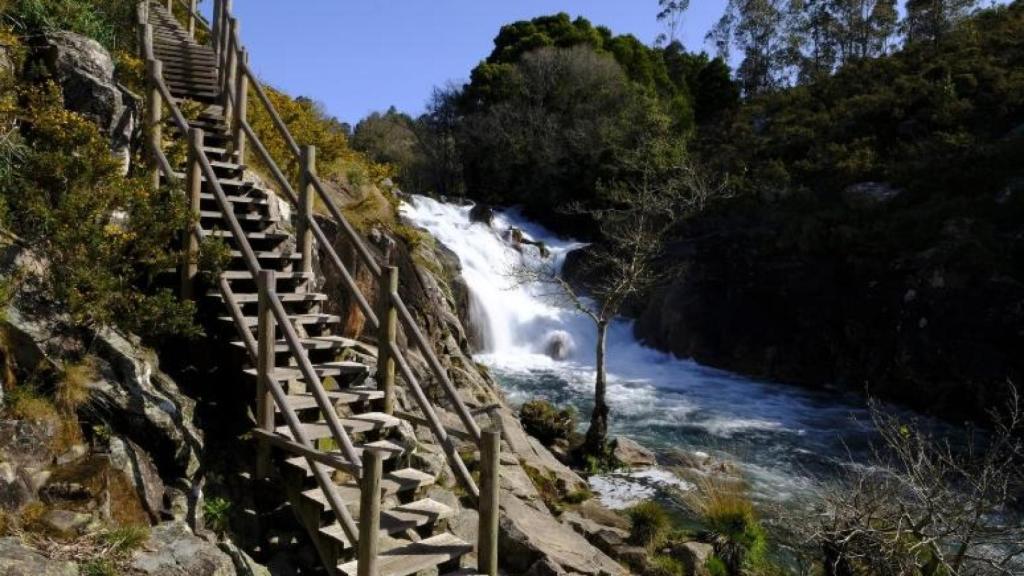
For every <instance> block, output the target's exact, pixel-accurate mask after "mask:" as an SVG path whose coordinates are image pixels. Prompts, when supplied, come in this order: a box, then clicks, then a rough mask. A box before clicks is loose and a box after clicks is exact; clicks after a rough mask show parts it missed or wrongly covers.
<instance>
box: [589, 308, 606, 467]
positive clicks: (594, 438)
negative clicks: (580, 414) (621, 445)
mask: <svg viewBox="0 0 1024 576" xmlns="http://www.w3.org/2000/svg"><path fill="white" fill-rule="evenodd" d="M607 335H608V321H606V320H600V321H598V323H597V378H595V379H594V411H593V412H592V413H591V414H590V428H589V429H588V430H587V440H586V442H587V445H586V448H587V452H588V453H590V454H594V455H600V454H604V450H605V446H606V444H607V442H608V403H607V401H606V398H605V395H606V388H607V381H606V373H605V357H606V354H605V342H606V340H607Z"/></svg>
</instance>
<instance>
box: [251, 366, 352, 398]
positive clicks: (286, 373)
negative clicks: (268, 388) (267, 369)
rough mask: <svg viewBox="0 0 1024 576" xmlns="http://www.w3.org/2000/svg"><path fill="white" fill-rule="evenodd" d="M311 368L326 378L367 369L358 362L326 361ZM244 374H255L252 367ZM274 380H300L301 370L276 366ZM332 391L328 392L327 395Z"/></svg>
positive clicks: (301, 377)
mask: <svg viewBox="0 0 1024 576" xmlns="http://www.w3.org/2000/svg"><path fill="white" fill-rule="evenodd" d="M313 369H314V370H316V373H317V376H319V377H321V378H326V377H328V376H341V375H343V374H344V375H356V374H363V373H366V372H367V371H368V370H367V368H366V366H363V365H362V364H359V363H358V362H326V363H323V364H314V365H313ZM245 374H247V375H250V376H255V372H253V369H252V368H249V369H247V370H245ZM272 377H273V378H274V379H275V380H277V381H279V382H281V381H290V380H302V379H303V376H302V371H301V370H299V369H298V368H282V367H278V368H277V369H276V370H275V372H274V374H273V376H272ZM332 393H333V392H328V395H330V394H332Z"/></svg>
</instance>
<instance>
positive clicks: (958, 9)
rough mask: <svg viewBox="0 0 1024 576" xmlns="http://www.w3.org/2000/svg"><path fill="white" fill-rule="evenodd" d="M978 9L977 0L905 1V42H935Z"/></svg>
mask: <svg viewBox="0 0 1024 576" xmlns="http://www.w3.org/2000/svg"><path fill="white" fill-rule="evenodd" d="M977 7H978V0H907V16H906V18H905V19H904V21H903V31H904V33H905V34H906V37H907V42H908V43H914V42H925V41H931V42H936V41H938V40H940V39H941V38H942V37H944V36H945V35H946V34H948V33H949V32H950V31H951V30H953V29H954V28H956V26H957V25H959V24H960V23H961V22H963V21H964V20H965V19H966V18H967V17H969V16H970V15H971V14H972V13H974V10H975V9H976V8H977Z"/></svg>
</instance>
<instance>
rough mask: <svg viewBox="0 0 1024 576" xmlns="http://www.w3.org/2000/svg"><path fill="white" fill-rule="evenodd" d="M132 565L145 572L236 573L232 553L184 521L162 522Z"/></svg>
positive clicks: (193, 575) (224, 575) (223, 575)
mask: <svg viewBox="0 0 1024 576" xmlns="http://www.w3.org/2000/svg"><path fill="white" fill-rule="evenodd" d="M131 567H132V569H133V570H136V571H138V572H140V573H142V574H149V575H153V576H158V575H159V576H164V575H167V574H188V575H189V576H232V575H234V574H235V564H234V562H232V560H231V556H229V555H228V554H225V553H224V552H222V551H221V550H220V549H219V548H218V547H217V546H216V545H215V544H211V543H210V542H207V541H206V540H203V539H202V538H199V537H198V536H196V535H195V534H193V533H192V531H191V530H189V528H188V526H186V525H185V524H184V523H182V522H169V523H166V524H161V525H160V526H157V527H156V528H154V529H153V530H152V532H151V533H150V538H149V542H148V544H147V546H146V549H145V550H143V551H142V552H140V553H138V554H136V556H135V558H134V559H133V560H132V564H131Z"/></svg>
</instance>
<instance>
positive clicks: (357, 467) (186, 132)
mask: <svg viewBox="0 0 1024 576" xmlns="http://www.w3.org/2000/svg"><path fill="white" fill-rule="evenodd" d="M172 7H175V5H174V4H173V2H167V3H164V2H159V3H155V2H141V3H140V4H139V25H140V45H141V50H142V52H143V56H144V57H145V58H146V60H147V63H148V68H149V80H150V85H151V89H150V94H149V99H148V100H149V102H148V104H149V107H150V113H149V115H148V118H149V119H150V124H149V126H148V129H149V135H148V142H149V146H150V152H151V160H152V163H153V168H154V174H155V175H156V176H155V177H157V178H159V180H158V181H159V183H160V184H162V185H170V186H180V185H182V183H184V187H185V189H186V194H187V195H188V196H189V199H190V207H191V210H192V212H193V215H194V223H193V228H192V229H190V230H189V231H187V233H186V234H185V242H186V247H187V249H188V250H187V252H188V254H189V255H190V256H189V260H187V261H186V262H185V263H183V265H182V270H181V274H182V293H183V296H185V297H192V298H196V299H197V300H200V301H201V307H203V308H205V309H206V310H210V311H212V313H211V314H208V315H207V316H208V317H209V318H210V319H211V320H210V322H209V323H210V324H211V325H209V326H207V332H208V333H209V334H211V335H218V334H221V335H225V334H226V335H228V336H226V338H225V339H226V340H229V341H230V342H229V344H230V346H231V347H234V348H237V349H239V350H240V351H241V352H242V354H241V357H244V358H246V361H245V362H244V363H243V364H242V365H238V366H237V370H239V371H241V373H242V374H244V376H245V377H247V378H248V379H249V380H250V381H251V382H252V384H253V390H254V394H253V396H252V398H253V399H254V400H255V402H254V405H255V407H256V410H255V412H256V414H257V420H258V423H257V427H256V429H254V431H253V432H254V436H255V438H256V439H257V440H258V442H259V446H260V456H259V461H258V462H256V463H254V464H255V466H254V472H253V478H252V479H253V481H256V482H266V483H270V484H271V485H272V486H273V487H275V488H276V489H279V490H281V491H283V492H284V493H285V494H287V497H288V500H289V501H290V503H291V506H292V509H293V510H294V512H295V513H296V515H297V517H298V518H299V520H300V521H301V522H302V524H303V525H304V526H305V527H306V529H307V531H308V532H309V535H310V538H311V540H312V542H313V544H314V545H315V547H316V548H317V550H318V552H319V554H320V557H321V559H322V560H323V563H324V566H325V568H326V570H327V571H328V573H331V574H352V575H355V574H359V575H360V576H369V575H371V574H387V575H394V576H403V575H406V574H414V573H417V572H421V571H424V570H429V569H433V568H435V567H436V568H437V570H438V573H439V574H455V573H458V574H467V573H470V572H476V571H479V572H484V573H488V574H494V573H496V567H497V564H496V559H497V555H496V550H495V548H496V528H497V489H496V485H497V481H496V478H495V473H496V462H497V442H498V441H497V437H496V435H495V434H494V433H490V432H483V433H481V432H480V431H479V429H476V428H475V424H473V423H472V420H466V419H465V418H463V423H464V424H465V425H466V428H467V429H466V430H462V431H461V432H460V434H463V435H468V436H469V437H470V438H471V439H472V440H474V442H476V443H477V444H478V446H479V447H482V448H483V449H484V450H485V451H486V452H487V454H488V455H487V458H486V460H487V462H488V463H490V462H493V464H487V465H484V466H483V468H486V469H485V470H482V474H481V485H482V486H484V488H485V489H478V487H477V486H476V484H475V483H474V481H473V479H472V478H471V477H469V475H468V469H467V468H466V466H465V464H464V463H463V462H462V460H461V457H460V456H459V455H458V451H457V449H456V444H455V441H454V439H453V437H452V435H451V434H449V433H448V432H447V431H446V430H445V429H444V428H442V427H441V426H440V424H439V422H440V421H439V419H438V418H437V416H436V414H434V411H433V408H432V407H431V405H430V403H429V401H427V400H426V396H425V395H424V394H423V392H422V389H421V388H420V386H419V384H418V383H417V382H416V378H415V376H414V375H413V374H412V372H411V371H410V370H409V368H408V364H407V362H406V361H405V360H404V357H403V356H402V354H403V353H402V351H401V350H400V349H399V348H398V346H397V344H396V342H397V333H396V330H397V327H398V318H400V317H401V318H403V319H406V320H408V319H407V318H405V316H406V315H408V311H407V310H404V304H401V302H400V300H399V299H398V296H397V284H396V282H397V275H396V273H395V272H394V269H393V268H388V267H386V266H379V265H377V273H378V274H379V277H380V279H381V282H382V290H385V298H384V300H385V303H386V304H388V305H389V306H390V307H388V308H382V309H380V310H377V311H375V310H372V309H370V308H368V306H366V305H365V299H364V298H362V296H361V294H358V288H356V287H355V285H354V283H351V282H350V283H349V284H348V288H349V289H350V290H354V291H355V292H353V293H354V294H355V295H356V296H357V298H356V300H357V302H360V303H362V304H363V305H364V307H363V311H364V315H367V317H368V319H369V320H370V324H371V325H373V324H376V325H377V326H378V328H379V329H380V334H381V339H380V342H379V345H380V350H379V353H378V355H379V356H380V359H379V361H378V364H377V365H368V363H367V361H366V360H365V359H366V358H367V355H366V354H365V353H364V352H365V348H363V345H361V344H360V343H358V342H356V341H353V340H351V339H348V338H345V337H343V336H341V335H339V333H338V331H339V330H340V328H341V319H340V318H339V317H338V316H336V315H332V314H327V313H324V311H323V307H324V303H325V302H326V301H327V300H328V298H329V297H328V295H327V294H325V293H323V292H321V291H319V290H318V288H317V280H318V279H317V278H316V276H315V274H314V273H313V272H312V269H313V266H312V261H311V259H312V257H313V256H312V250H311V246H313V245H314V240H316V241H320V242H321V246H323V243H322V232H319V235H318V231H319V227H318V225H317V224H316V223H315V220H314V219H313V218H312V211H311V206H312V200H311V199H312V196H313V194H315V193H316V190H317V187H318V186H319V182H318V181H317V180H316V178H315V166H309V165H308V164H307V165H306V168H304V172H303V178H302V182H300V184H299V187H300V194H296V193H295V191H294V189H293V187H292V184H291V183H290V182H289V181H288V180H287V178H284V177H283V174H282V173H281V170H280V169H279V168H277V163H276V162H274V159H273V158H270V157H269V155H267V154H266V151H265V148H264V147H263V146H262V144H261V143H260V142H259V141H258V139H256V137H255V136H256V135H255V133H254V132H253V131H252V129H251V127H250V126H248V124H247V122H246V119H245V110H246V107H247V100H248V97H249V93H250V91H255V92H256V93H257V94H258V95H260V94H262V90H261V89H260V88H259V85H258V83H256V82H255V78H253V77H252V76H251V73H250V72H249V71H248V70H247V65H246V58H245V53H244V50H243V49H241V47H240V44H239V40H238V35H237V26H238V25H237V21H236V20H235V19H234V18H232V17H231V16H230V2H229V1H228V0H225V1H218V2H217V6H216V7H215V21H214V25H213V26H211V27H209V32H208V33H209V36H210V37H211V42H210V44H200V43H198V42H197V41H196V40H195V39H194V36H195V33H196V29H197V25H198V26H203V24H204V22H203V21H202V19H201V17H200V16H199V15H198V14H197V13H196V12H195V2H194V0H193V1H192V2H191V3H189V4H182V5H181V6H177V8H178V12H179V15H180V14H181V13H183V14H184V17H183V19H184V20H185V25H183V24H182V23H180V22H179V20H178V18H176V17H175V15H174V14H173V13H172V12H171V9H172ZM262 100H263V103H264V104H265V105H267V106H270V104H269V102H268V101H267V100H266V99H265V98H262ZM185 101H191V102H198V103H201V104H202V107H203V111H202V112H201V113H200V114H199V115H198V116H197V117H196V118H194V119H186V118H185V117H184V115H183V114H182V112H181V108H182V106H181V104H182V103H183V102H185ZM164 107H167V108H169V109H170V112H171V114H170V120H169V121H168V120H167V119H166V117H165V115H164ZM270 110H271V113H272V114H273V115H274V117H275V119H277V120H278V128H279V129H281V128H283V123H282V122H280V121H279V119H278V118H277V117H276V112H274V111H273V110H272V108H270ZM283 129H284V133H285V134H286V138H287V139H288V141H289V142H291V143H292V145H293V146H292V147H293V149H294V148H297V146H295V145H294V139H291V135H290V134H287V129H286V128H283ZM165 130H166V132H165ZM163 134H169V135H173V136H174V137H176V138H188V139H189V145H190V146H189V151H190V156H189V161H188V163H187V166H186V167H185V169H184V170H176V169H175V167H173V166H171V165H170V164H169V162H168V160H167V158H166V155H165V154H164V152H163V150H162V141H163ZM246 142H248V143H249V144H250V145H253V146H254V147H255V148H256V150H257V151H258V152H259V153H260V154H261V160H262V162H263V164H264V165H270V166H271V171H272V172H274V176H275V178H276V180H277V183H278V185H279V186H280V189H279V190H278V191H279V192H281V193H282V195H283V196H285V197H286V198H287V199H288V200H289V201H291V202H292V204H294V205H296V207H297V209H298V210H297V216H296V220H297V222H296V228H297V232H292V231H291V230H290V228H288V227H287V226H286V225H287V224H288V223H285V222H282V221H281V216H280V214H279V213H278V210H277V208H276V202H277V200H276V198H275V196H274V195H275V192H274V191H272V190H268V189H266V188H265V187H263V186H261V185H259V184H257V183H255V182H253V181H251V180H249V179H247V177H246V167H245V165H244V162H245V144H246ZM312 155H313V153H312V152H311V151H310V152H305V151H303V153H302V154H301V156H302V158H303V159H304V160H308V159H309V158H310V157H311V156H312ZM320 191H321V192H322V189H321V190H320ZM332 206H333V205H332ZM333 212H334V213H335V217H336V218H339V219H341V222H342V225H343V227H345V228H344V229H346V230H350V227H347V223H345V222H344V220H343V218H342V216H341V214H340V212H338V211H337V208H336V207H334V210H333ZM210 239H215V240H219V241H221V242H223V243H225V244H226V245H227V247H228V248H229V251H230V258H229V261H228V263H227V265H226V268H225V269H224V270H223V271H221V272H220V273H219V274H218V276H217V278H216V280H215V281H213V282H210V284H211V285H210V286H207V287H206V289H207V290H208V291H206V292H205V293H201V294H196V292H197V291H199V290H200V284H201V281H200V276H199V275H198V270H197V265H196V261H197V253H198V250H199V247H200V246H201V245H202V243H203V242H204V241H206V240H210ZM356 241H357V242H359V240H358V239H357V240H356ZM359 246H360V247H362V245H361V244H360V245H359ZM329 253H330V255H331V257H330V258H328V260H330V261H331V262H332V263H333V264H335V265H337V266H340V265H341V260H340V259H339V258H337V255H336V254H334V253H333V248H330V252H329ZM363 253H364V254H366V253H368V251H367V250H366V249H365V247H363ZM371 269H372V266H371ZM341 273H342V274H343V277H344V278H349V279H351V275H350V274H349V273H348V271H347V270H344V268H343V267H342V268H341ZM389 279H390V281H389V282H388V283H387V284H385V282H386V281H388V280H389ZM403 310H404V315H401V314H400V311H403ZM375 312H379V314H375ZM405 326H406V331H407V333H408V331H409V329H411V330H412V331H413V336H414V339H415V337H418V339H417V341H418V342H420V346H421V353H423V354H424V355H426V356H427V357H428V361H432V363H431V366H432V367H435V377H437V378H440V379H441V381H442V383H443V384H445V385H446V386H447V389H448V390H449V392H452V390H453V388H452V386H451V383H450V381H448V380H447V375H446V374H444V375H442V374H440V373H438V372H436V366H439V364H438V363H437V361H436V358H435V357H434V356H433V351H427V350H425V349H424V348H425V347H424V346H423V342H424V340H423V338H422V335H420V334H419V332H418V330H417V329H416V328H415V327H414V326H409V325H408V324H405ZM396 369H397V371H398V372H400V373H401V375H402V376H403V379H404V381H405V382H404V383H405V385H407V386H409V387H410V389H411V392H412V395H413V396H414V397H415V398H416V399H417V401H418V402H419V407H420V409H421V412H422V413H423V417H417V418H418V420H416V422H418V423H422V422H423V420H426V421H428V422H429V423H430V426H431V431H432V432H433V433H434V435H435V437H436V438H437V440H438V444H439V445H440V446H442V447H443V448H444V449H445V453H446V455H447V456H448V461H449V464H450V466H451V468H452V470H453V471H454V472H455V474H456V477H457V478H458V479H459V480H460V481H461V482H462V483H463V487H464V488H465V489H466V491H467V492H468V494H469V495H470V497H471V498H473V497H478V498H479V500H478V501H479V502H480V506H481V522H482V524H481V533H482V534H483V533H484V532H486V537H485V538H482V539H481V540H480V542H479V543H478V545H479V546H480V548H481V549H480V550H479V551H478V552H479V554H478V556H479V557H478V568H479V570H476V571H474V570H468V569H465V568H463V564H464V561H465V559H466V558H467V556H469V555H471V554H472V553H473V552H474V546H473V545H472V544H470V543H468V542H465V541H463V540H462V539H460V538H458V537H457V536H455V535H454V534H452V533H451V532H450V531H448V529H447V525H446V520H447V519H448V518H449V517H451V515H452V514H453V510H452V509H451V508H450V507H449V506H446V505H445V504H442V503H440V502H437V501H435V500H433V499H430V498H427V497H425V492H426V489H427V488H429V487H431V486H432V485H433V484H434V483H435V481H436V478H435V477H434V476H432V475H431V474H428V473H426V472H424V471H422V470H419V469H417V468H415V467H413V466H412V465H411V463H412V462H414V459H413V458H412V457H411V453H410V449H409V448H410V447H412V446H415V443H416V439H415V438H405V437H403V434H402V432H401V427H400V419H399V417H398V416H396V415H395V413H394V390H393V388H394V386H395V385H396V384H395V382H396V378H395V372H396ZM453 402H454V403H455V407H456V412H457V413H458V414H459V415H460V417H464V416H466V415H468V414H469V412H468V410H467V409H466V407H465V406H464V405H462V404H461V400H458V399H457V395H456V398H455V399H454V400H453ZM474 432H475V434H474ZM485 524H486V525H485ZM492 526H493V527H492ZM492 532H493V534H492Z"/></svg>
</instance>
